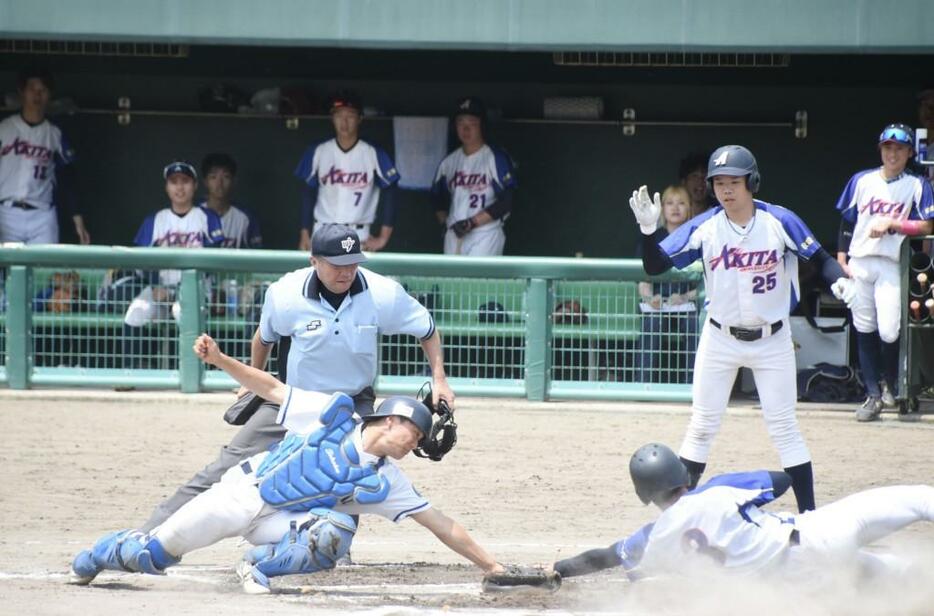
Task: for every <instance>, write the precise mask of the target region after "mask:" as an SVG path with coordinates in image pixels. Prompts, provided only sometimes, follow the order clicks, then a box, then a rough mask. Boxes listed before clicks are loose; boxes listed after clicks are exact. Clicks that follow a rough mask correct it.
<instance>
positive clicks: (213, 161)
mask: <svg viewBox="0 0 934 616" xmlns="http://www.w3.org/2000/svg"><path fill="white" fill-rule="evenodd" d="M217 167H220V168H221V169H226V170H227V171H229V172H230V175H237V161H235V160H234V159H233V157H232V156H231V155H230V154H225V153H223V152H212V153H211V154H208V155H207V156H205V157H204V160H202V161H201V176H202V177H204V176H207V174H208V173H210V172H211V169H215V168H217Z"/></svg>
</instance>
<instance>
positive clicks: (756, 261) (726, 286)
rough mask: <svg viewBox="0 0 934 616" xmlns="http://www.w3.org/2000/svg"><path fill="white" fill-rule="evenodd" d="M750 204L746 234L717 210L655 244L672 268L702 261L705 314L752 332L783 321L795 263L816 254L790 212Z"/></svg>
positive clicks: (795, 288)
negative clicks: (752, 208) (658, 246)
mask: <svg viewBox="0 0 934 616" xmlns="http://www.w3.org/2000/svg"><path fill="white" fill-rule="evenodd" d="M754 204H755V216H754V217H753V218H752V219H751V220H750V221H749V223H747V225H746V227H745V228H742V227H740V226H739V225H736V224H735V223H733V222H731V221H730V220H729V219H728V218H727V216H726V212H725V211H724V210H723V207H722V206H719V205H718V206H717V207H715V208H712V209H710V210H708V211H706V212H704V213H703V214H701V215H699V216H696V217H694V218H692V219H691V220H689V221H688V222H686V223H684V224H683V225H681V226H680V227H678V228H677V229H675V231H674V232H673V233H672V234H671V235H669V236H668V237H667V238H665V239H664V240H663V241H662V242H661V244H660V246H661V249H662V252H664V253H665V254H667V255H668V256H669V257H670V258H671V261H672V263H674V266H675V267H677V268H684V267H687V266H688V265H690V264H691V263H693V262H694V261H696V260H698V259H702V261H703V264H704V278H705V281H706V289H707V300H706V304H705V305H706V310H707V313H708V314H709V315H710V317H711V318H713V319H715V320H716V321H718V322H720V323H722V324H723V325H726V326H734V327H757V326H761V325H766V324H769V323H774V322H775V321H780V320H782V319H784V318H786V317H787V316H788V314H789V313H790V312H791V310H792V309H793V308H794V306H796V305H797V303H798V299H799V297H800V288H799V284H798V257H799V256H800V257H801V258H803V259H805V260H807V259H809V258H811V257H812V256H813V255H814V253H816V252H817V251H818V250H820V248H821V246H820V244H819V243H818V242H817V240H815V239H814V234H813V233H811V230H810V229H808V228H807V225H805V224H804V222H803V221H802V220H801V219H800V218H798V216H797V215H796V214H794V213H793V212H791V211H789V210H786V209H785V208H783V207H781V206H779V205H773V204H771V203H766V202H764V201H759V200H755V201H754Z"/></svg>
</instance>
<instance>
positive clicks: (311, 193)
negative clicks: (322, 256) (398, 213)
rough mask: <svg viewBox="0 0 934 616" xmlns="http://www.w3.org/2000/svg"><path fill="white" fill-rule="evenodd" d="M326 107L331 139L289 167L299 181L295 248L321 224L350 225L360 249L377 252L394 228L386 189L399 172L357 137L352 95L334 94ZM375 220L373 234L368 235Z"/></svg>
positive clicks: (358, 115)
mask: <svg viewBox="0 0 934 616" xmlns="http://www.w3.org/2000/svg"><path fill="white" fill-rule="evenodd" d="M329 108H330V113H331V123H332V124H333V126H334V138H332V139H328V140H327V141H323V142H321V143H315V144H312V145H311V146H310V147H309V148H308V149H307V150H305V153H304V154H303V155H302V159H301V160H300V161H299V162H298V167H296V169H295V176H296V177H297V178H299V179H300V180H301V181H302V182H304V183H305V191H304V193H303V196H302V218H301V222H302V224H301V230H300V236H299V243H298V249H299V250H303V251H308V250H309V249H310V247H311V236H312V235H314V232H315V231H317V230H318V229H320V228H321V226H322V225H327V224H338V225H348V226H350V227H353V229H354V231H356V232H357V237H359V238H360V242H362V247H363V250H369V251H373V252H375V251H377V250H382V249H383V248H385V247H386V244H387V243H388V242H389V238H390V237H391V236H392V230H393V225H394V224H395V208H394V205H393V194H392V193H393V191H392V190H389V189H391V188H392V187H393V186H394V185H395V184H396V183H397V182H398V181H399V172H398V171H397V170H396V165H395V163H393V162H392V159H391V158H389V155H388V154H387V153H386V152H385V151H383V150H382V149H381V148H379V147H376V146H374V145H372V144H370V143H368V142H366V141H364V140H363V139H360V123H361V122H362V121H363V104H362V103H361V102H360V98H359V97H358V96H357V94H356V93H354V92H349V91H341V92H338V93H337V94H336V95H335V96H333V97H331V100H330V104H329ZM377 214H379V216H378V218H379V220H378V221H377ZM375 222H379V225H380V227H379V234H378V235H375V236H371V235H370V230H371V227H372V226H373V224H374V223H375Z"/></svg>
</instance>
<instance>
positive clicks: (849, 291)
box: [830, 278, 856, 310]
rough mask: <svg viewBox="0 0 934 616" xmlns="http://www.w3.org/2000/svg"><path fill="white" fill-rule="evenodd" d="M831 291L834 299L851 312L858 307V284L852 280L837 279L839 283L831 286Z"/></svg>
mask: <svg viewBox="0 0 934 616" xmlns="http://www.w3.org/2000/svg"><path fill="white" fill-rule="evenodd" d="M830 290H831V292H833V295H834V297H836V298H837V299H839V300H840V301H842V302H843V303H844V304H846V307H847V308H849V309H850V310H852V309H853V307H854V306H856V282H855V281H854V280H853V279H852V278H837V281H836V282H835V283H833V284H832V285H830Z"/></svg>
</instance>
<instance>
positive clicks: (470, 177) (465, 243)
mask: <svg viewBox="0 0 934 616" xmlns="http://www.w3.org/2000/svg"><path fill="white" fill-rule="evenodd" d="M485 124H486V108H485V107H484V105H483V103H482V102H481V101H480V99H478V98H475V97H468V98H465V99H463V100H461V101H460V102H459V103H458V105H457V109H456V110H455V112H454V126H455V128H456V129H457V138H458V139H459V140H460V142H461V147H459V148H457V149H456V150H454V151H453V152H451V153H450V154H448V155H447V157H446V158H445V159H444V160H443V161H441V164H440V165H439V166H438V171H437V173H436V174H435V181H434V184H432V188H431V192H432V196H433V200H434V204H435V214H436V216H437V218H438V222H439V223H441V224H443V225H444V226H445V229H446V231H445V234H444V254H447V255H471V256H480V257H484V256H496V255H501V254H503V247H504V246H505V245H506V234H505V233H504V232H503V223H504V222H505V220H506V218H508V217H509V213H510V212H511V211H512V196H513V195H512V193H513V191H514V190H515V189H516V186H517V184H516V176H515V173H514V172H513V164H512V160H511V159H510V158H509V155H508V154H506V153H505V152H504V151H503V150H501V149H499V148H496V147H494V146H490V145H488V144H487V143H486V140H485V138H484V129H485Z"/></svg>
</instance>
